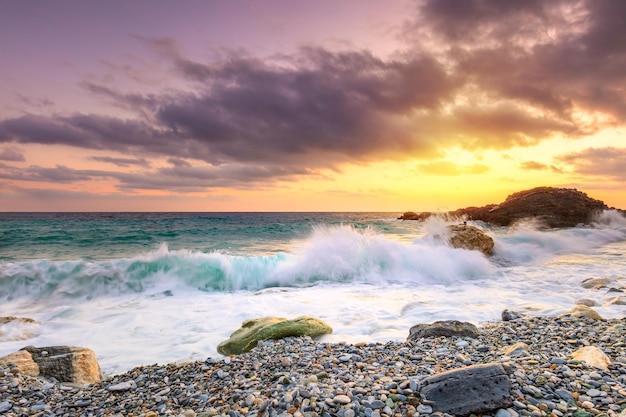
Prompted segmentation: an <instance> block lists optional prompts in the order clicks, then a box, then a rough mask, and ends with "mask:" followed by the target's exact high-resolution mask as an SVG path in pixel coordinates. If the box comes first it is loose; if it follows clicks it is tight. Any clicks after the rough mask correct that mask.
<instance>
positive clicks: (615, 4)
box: [409, 0, 626, 131]
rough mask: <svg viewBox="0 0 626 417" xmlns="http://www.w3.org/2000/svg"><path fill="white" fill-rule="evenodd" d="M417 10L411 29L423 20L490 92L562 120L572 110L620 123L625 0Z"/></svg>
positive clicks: (625, 104) (449, 0) (440, 2)
mask: <svg viewBox="0 0 626 417" xmlns="http://www.w3.org/2000/svg"><path fill="white" fill-rule="evenodd" d="M420 12H421V13H420V18H419V19H417V20H416V21H415V25H414V26H412V27H410V28H409V33H411V32H414V33H418V32H420V31H419V30H418V28H419V27H418V26H417V25H418V24H420V25H426V26H427V27H428V28H429V29H430V32H429V33H430V34H431V35H432V36H434V37H436V38H437V39H439V40H440V41H442V42H446V45H447V47H448V49H447V53H446V57H447V58H448V59H450V60H451V61H452V62H454V63H455V64H456V65H457V66H458V67H457V68H458V70H459V71H460V72H461V73H462V74H464V75H465V76H467V77H468V78H467V79H468V80H469V81H471V82H472V83H476V84H477V85H478V86H480V89H481V90H483V91H487V92H489V93H490V94H492V95H493V97H495V98H500V99H511V100H516V101H520V102H523V103H526V104H528V105H529V106H532V107H535V108H536V109H538V110H542V111H545V112H548V115H550V113H551V115H552V117H553V118H554V119H557V120H558V119H560V120H561V121H563V122H566V121H568V120H572V119H573V116H574V115H573V110H575V108H576V107H577V108H579V109H583V110H591V111H601V112H604V113H607V114H609V115H610V116H611V117H612V118H614V121H616V122H617V123H619V124H623V123H624V120H625V117H626V93H625V92H624V90H623V87H622V86H623V85H624V84H625V83H626V2H623V1H621V0H599V1H594V0H589V1H550V2H547V1H539V0H533V1H523V2H519V1H512V0H504V1H503V0H468V1H455V0H429V1H426V2H424V3H423V7H421V9H420ZM420 33H421V32H420ZM594 127H595V128H601V127H602V126H600V125H598V126H594ZM580 129H581V131H582V128H580Z"/></svg>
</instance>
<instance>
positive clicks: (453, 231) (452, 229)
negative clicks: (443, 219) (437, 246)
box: [448, 224, 494, 255]
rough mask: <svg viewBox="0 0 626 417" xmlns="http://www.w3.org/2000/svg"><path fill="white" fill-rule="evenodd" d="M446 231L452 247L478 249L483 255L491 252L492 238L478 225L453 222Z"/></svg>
mask: <svg viewBox="0 0 626 417" xmlns="http://www.w3.org/2000/svg"><path fill="white" fill-rule="evenodd" d="M448 231H449V233H450V238H449V241H450V246H452V247H453V248H459V249H469V250H479V251H481V252H482V253H484V254H485V255H491V254H493V247H494V242H493V239H492V238H491V236H489V235H488V234H486V233H485V232H483V231H482V230H480V229H479V228H478V227H475V226H470V225H466V224H453V225H450V226H448Z"/></svg>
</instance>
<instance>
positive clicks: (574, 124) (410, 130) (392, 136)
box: [0, 0, 626, 213]
mask: <svg viewBox="0 0 626 417" xmlns="http://www.w3.org/2000/svg"><path fill="white" fill-rule="evenodd" d="M623 16H626V3H624V2H620V1H612V0H602V1H590V0H587V1H575V2H571V1H554V2H542V1H538V2H502V1H495V0H481V1H479V0H472V1H465V2H458V1H453V0H439V1H430V0H423V1H419V0H415V1H409V0H395V1H392V2H385V3H384V4H383V3H381V2H378V1H358V2H357V1H341V2H327V1H322V2H315V3H293V2H286V1H280V0H274V1H268V2H263V3H254V2H250V1H243V2H237V3H231V2H224V1H208V2H204V1H196V0H189V1H184V2H179V3H173V2H164V1H158V2H144V1H138V2H133V3H128V2H123V1H111V2H101V3H84V2H78V1H75V0H62V1H59V2H54V3H41V2H0V49H1V50H2V51H3V52H2V55H3V60H4V61H5V64H3V65H2V67H0V211H2V212H230V211H232V212H398V213H402V212H405V211H433V212H445V211H452V210H455V209H459V208H463V207H468V206H482V205H487V204H492V203H499V202H502V201H504V200H505V198H506V197H507V196H508V195H510V194H512V193H514V192H518V191H522V190H528V189H531V188H535V187H539V186H548V187H557V188H575V189H577V190H579V191H582V192H584V193H586V194H587V195H588V196H590V197H592V198H594V199H598V200H601V201H603V202H605V203H606V204H607V205H608V206H609V207H615V208H619V209H626V169H624V167H626V90H624V85H626V23H625V22H624V18H623Z"/></svg>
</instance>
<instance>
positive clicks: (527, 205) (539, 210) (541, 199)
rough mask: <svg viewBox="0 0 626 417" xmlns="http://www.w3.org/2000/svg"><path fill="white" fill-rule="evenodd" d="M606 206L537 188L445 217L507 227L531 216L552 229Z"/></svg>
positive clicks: (416, 216)
mask: <svg viewBox="0 0 626 417" xmlns="http://www.w3.org/2000/svg"><path fill="white" fill-rule="evenodd" d="M608 209H609V207H608V206H607V205H606V204H604V202H602V201H599V200H595V199H593V198H591V197H589V196H587V194H585V193H583V192H581V191H578V190H576V189H570V188H552V187H538V188H533V189H531V190H526V191H520V192H517V193H514V194H511V195H510V196H508V197H507V198H506V200H505V201H504V202H502V203H500V204H489V205H487V206H484V207H466V208H463V209H459V210H456V211H452V212H449V213H446V215H445V216H448V217H451V218H466V219H468V220H480V221H484V222H487V223H490V224H493V225H496V226H510V225H512V224H514V223H516V222H518V221H520V220H524V219H534V220H537V221H539V222H541V223H542V224H543V225H545V226H546V227H550V228H554V227H575V226H577V225H579V224H588V223H590V222H591V221H592V220H593V217H594V215H595V214H597V213H599V212H601V211H603V210H608ZM430 215H432V213H412V212H407V213H405V214H404V215H403V216H401V217H400V218H401V219H405V220H424V219H426V218H428V217H429V216H430ZM405 216H406V217H405Z"/></svg>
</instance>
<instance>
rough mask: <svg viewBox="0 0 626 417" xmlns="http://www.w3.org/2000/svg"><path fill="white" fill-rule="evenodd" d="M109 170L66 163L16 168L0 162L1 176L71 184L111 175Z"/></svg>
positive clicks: (17, 179) (12, 178) (16, 179)
mask: <svg viewBox="0 0 626 417" xmlns="http://www.w3.org/2000/svg"><path fill="white" fill-rule="evenodd" d="M111 176H112V174H111V173H109V172H107V171H98V170H78V169H73V168H70V167H67V166H64V165H57V166H55V167H54V168H46V167H40V166H36V165H32V166H30V167H27V168H15V167H11V166H8V165H4V164H0V178H3V179H8V180H15V181H37V182H52V183H61V184H69V183H73V182H77V181H89V180H92V179H94V178H97V177H111Z"/></svg>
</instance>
